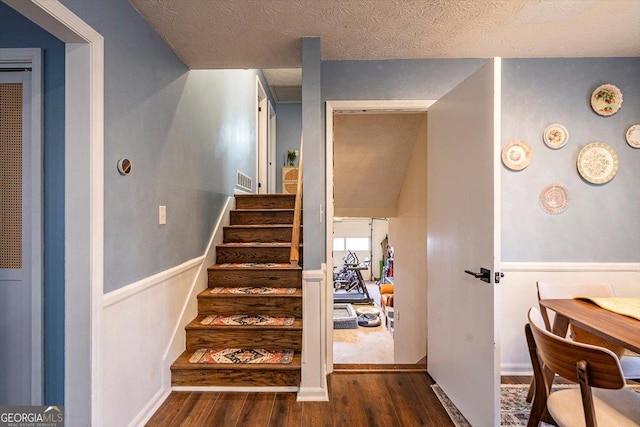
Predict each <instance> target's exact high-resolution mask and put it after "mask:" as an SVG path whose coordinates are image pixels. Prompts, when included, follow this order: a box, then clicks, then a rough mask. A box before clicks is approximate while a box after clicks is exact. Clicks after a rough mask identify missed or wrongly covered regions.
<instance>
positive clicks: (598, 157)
mask: <svg viewBox="0 0 640 427" xmlns="http://www.w3.org/2000/svg"><path fill="white" fill-rule="evenodd" d="M578 172H580V175H582V177H583V178H584V179H585V180H587V181H589V182H590V183H592V184H605V183H607V182H609V181H611V180H612V179H613V177H614V176H616V173H618V155H617V154H616V152H615V151H614V150H613V148H611V147H610V146H609V145H607V144H605V143H604V142H592V143H591V144H589V145H587V146H586V147H584V148H583V149H582V150H580V153H579V154H578Z"/></svg>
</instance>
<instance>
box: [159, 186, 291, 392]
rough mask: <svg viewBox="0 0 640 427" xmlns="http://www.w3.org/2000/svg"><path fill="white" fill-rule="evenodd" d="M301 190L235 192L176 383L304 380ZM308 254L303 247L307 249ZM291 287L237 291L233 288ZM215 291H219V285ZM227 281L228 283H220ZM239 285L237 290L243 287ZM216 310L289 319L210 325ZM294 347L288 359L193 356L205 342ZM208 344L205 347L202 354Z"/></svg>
mask: <svg viewBox="0 0 640 427" xmlns="http://www.w3.org/2000/svg"><path fill="white" fill-rule="evenodd" d="M294 204H295V195H288V194H287V195H285V194H270V195H266V194H265V195H236V209H235V210H232V211H231V213H230V225H229V226H227V227H224V240H223V243H222V244H220V245H218V246H216V264H215V265H213V266H211V267H209V269H208V276H209V278H208V282H209V285H208V289H205V290H204V291H203V292H201V293H200V294H199V295H198V316H197V317H196V318H195V319H194V320H193V321H191V322H190V323H189V324H188V325H187V327H186V333H187V339H186V351H185V352H184V353H183V354H182V355H181V356H180V357H178V359H177V360H176V361H175V362H174V363H173V365H172V366H171V383H172V385H174V386H254V387H255V386H257V387H268V386H298V385H300V369H301V357H300V354H301V350H302V269H301V268H300V267H299V266H298V265H296V264H293V265H292V264H290V263H289V254H290V249H291V233H292V228H293V227H292V222H293V211H294ZM300 253H302V250H301V251H300ZM245 287H251V288H253V287H266V288H269V289H267V290H264V291H273V289H272V288H287V290H282V289H281V291H282V292H284V293H260V294H255V293H231V291H232V290H231V289H228V288H245ZM214 288H215V289H216V291H215V292H216V293H212V289H214ZM221 288H224V289H221ZM236 290H237V289H236ZM211 315H218V316H226V315H252V316H256V315H257V316H264V315H268V316H273V317H280V316H289V317H293V318H294V319H293V324H291V325H285V326H253V325H251V326H247V325H239V326H237V325H215V324H206V323H207V321H205V322H204V323H205V324H203V320H204V319H205V318H207V317H208V316H211ZM220 348H241V349H267V350H282V349H287V350H293V351H294V353H293V360H292V361H291V362H290V363H288V364H274V363H206V364H204V363H190V361H189V359H190V358H192V357H194V353H195V352H196V351H198V350H200V349H220ZM202 352H204V350H200V353H202Z"/></svg>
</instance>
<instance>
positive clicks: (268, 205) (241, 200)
mask: <svg viewBox="0 0 640 427" xmlns="http://www.w3.org/2000/svg"><path fill="white" fill-rule="evenodd" d="M295 203H296V199H295V195H290V196H271V195H264V196H262V195H260V196H255V195H254V196H250V197H242V196H240V197H236V209H293V208H294V206H295Z"/></svg>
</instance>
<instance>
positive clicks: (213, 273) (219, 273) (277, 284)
mask: <svg viewBox="0 0 640 427" xmlns="http://www.w3.org/2000/svg"><path fill="white" fill-rule="evenodd" d="M208 283H209V287H210V288H214V287H216V286H218V287H227V288H233V287H235V288H240V287H244V286H270V287H273V288H299V287H301V286H302V271H300V270H257V269H255V270H254V269H251V270H242V269H233V270H217V269H216V270H209V282H208Z"/></svg>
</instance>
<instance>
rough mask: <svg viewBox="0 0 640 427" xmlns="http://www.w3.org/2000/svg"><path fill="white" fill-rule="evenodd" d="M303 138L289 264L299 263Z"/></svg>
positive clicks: (301, 140)
mask: <svg viewBox="0 0 640 427" xmlns="http://www.w3.org/2000/svg"><path fill="white" fill-rule="evenodd" d="M303 142H304V140H303V138H302V135H300V161H299V162H298V185H297V187H296V202H295V207H294V209H293V229H292V230H291V252H290V254H289V262H290V263H291V265H295V266H297V265H299V263H300V226H301V224H302V159H303V148H302V145H303Z"/></svg>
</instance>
